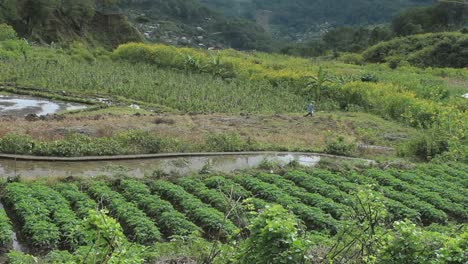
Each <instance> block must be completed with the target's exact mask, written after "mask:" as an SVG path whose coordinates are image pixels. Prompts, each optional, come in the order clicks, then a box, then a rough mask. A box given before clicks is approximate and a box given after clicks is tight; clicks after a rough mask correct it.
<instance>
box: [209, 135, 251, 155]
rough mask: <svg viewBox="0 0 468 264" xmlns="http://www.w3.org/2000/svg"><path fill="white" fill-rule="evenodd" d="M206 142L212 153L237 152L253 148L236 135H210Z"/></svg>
mask: <svg viewBox="0 0 468 264" xmlns="http://www.w3.org/2000/svg"><path fill="white" fill-rule="evenodd" d="M205 141H206V144H207V147H208V149H209V150H211V151H225V152H235V151H243V150H248V149H250V148H251V146H250V145H249V144H247V142H246V141H244V140H243V139H242V138H241V137H240V136H239V134H236V133H220V134H209V135H207V136H206V137H205Z"/></svg>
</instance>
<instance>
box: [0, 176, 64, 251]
mask: <svg viewBox="0 0 468 264" xmlns="http://www.w3.org/2000/svg"><path fill="white" fill-rule="evenodd" d="M3 199H4V200H5V202H6V205H7V206H9V207H10V208H12V209H13V211H14V213H15V215H16V216H18V219H19V220H20V222H21V224H22V231H23V232H24V234H25V235H27V237H28V241H30V244H31V245H32V246H34V247H38V248H39V249H44V250H47V249H52V248H55V246H56V245H57V244H58V242H59V240H60V232H59V228H58V227H57V226H56V225H55V224H54V223H52V220H51V218H50V215H51V211H50V210H49V209H48V208H47V206H46V205H45V204H43V203H42V202H40V201H39V200H38V199H36V198H34V197H31V189H30V188H29V187H28V186H27V185H26V184H24V183H11V184H8V185H7V186H6V187H5V189H4V193H3Z"/></svg>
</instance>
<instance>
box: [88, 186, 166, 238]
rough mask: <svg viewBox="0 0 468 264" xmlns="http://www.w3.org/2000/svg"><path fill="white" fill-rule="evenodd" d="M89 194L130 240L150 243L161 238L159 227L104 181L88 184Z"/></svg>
mask: <svg viewBox="0 0 468 264" xmlns="http://www.w3.org/2000/svg"><path fill="white" fill-rule="evenodd" d="M88 191H89V194H90V195H91V196H92V197H93V198H94V199H95V200H96V201H102V202H103V204H104V205H106V206H107V207H108V208H109V209H110V211H111V214H113V215H114V217H116V218H117V219H118V220H119V221H120V222H121V223H122V226H123V227H124V230H127V231H128V232H127V233H129V236H130V239H131V240H132V241H135V242H138V243H141V244H151V243H154V242H156V241H158V240H160V239H161V235H160V233H159V229H158V228H157V227H156V225H155V224H154V222H153V221H152V220H151V219H150V218H149V217H148V216H146V214H145V213H144V212H143V211H141V210H140V209H138V207H136V206H135V204H133V203H131V202H128V201H126V200H125V198H124V197H123V196H122V195H121V194H119V193H118V192H114V191H112V189H111V188H110V187H109V186H107V185H106V184H105V183H104V182H100V181H95V182H93V183H91V184H90V186H89V189H88Z"/></svg>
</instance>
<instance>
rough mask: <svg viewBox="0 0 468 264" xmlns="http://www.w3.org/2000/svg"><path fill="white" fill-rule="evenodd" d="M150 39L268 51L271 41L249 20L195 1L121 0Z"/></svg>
mask: <svg viewBox="0 0 468 264" xmlns="http://www.w3.org/2000/svg"><path fill="white" fill-rule="evenodd" d="M119 6H120V7H121V8H122V9H123V10H124V12H125V13H126V14H127V15H128V16H129V18H130V20H131V21H132V22H133V23H134V24H135V25H136V26H137V27H138V29H139V30H140V31H141V32H143V33H144V36H145V37H146V39H147V40H149V41H151V42H163V43H166V44H176V45H183V46H192V47H206V48H210V47H213V48H225V47H232V48H235V49H241V50H252V49H257V50H264V51H269V50H271V49H272V47H273V41H272V39H271V37H270V35H269V34H268V33H267V32H265V30H264V29H263V28H262V27H260V26H258V25H256V24H255V23H254V22H252V21H248V20H247V19H242V18H234V17H230V18H226V17H225V16H224V15H223V14H219V13H217V12H214V11H213V10H211V9H209V8H207V7H206V6H204V5H202V4H200V2H198V0H121V1H120V5H119Z"/></svg>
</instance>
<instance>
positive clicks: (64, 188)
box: [54, 183, 97, 218]
mask: <svg viewBox="0 0 468 264" xmlns="http://www.w3.org/2000/svg"><path fill="white" fill-rule="evenodd" d="M54 189H55V190H57V191H58V192H60V194H61V195H62V196H63V197H64V198H65V199H67V200H68V202H69V203H70V206H71V208H73V210H74V211H75V212H76V214H77V215H78V216H79V217H80V218H84V217H86V216H88V215H89V210H96V209H97V204H96V202H95V201H94V200H92V199H91V198H89V196H88V195H87V194H86V193H83V192H81V191H80V190H79V189H78V186H76V185H75V184H73V183H59V184H56V185H55V186H54Z"/></svg>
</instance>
